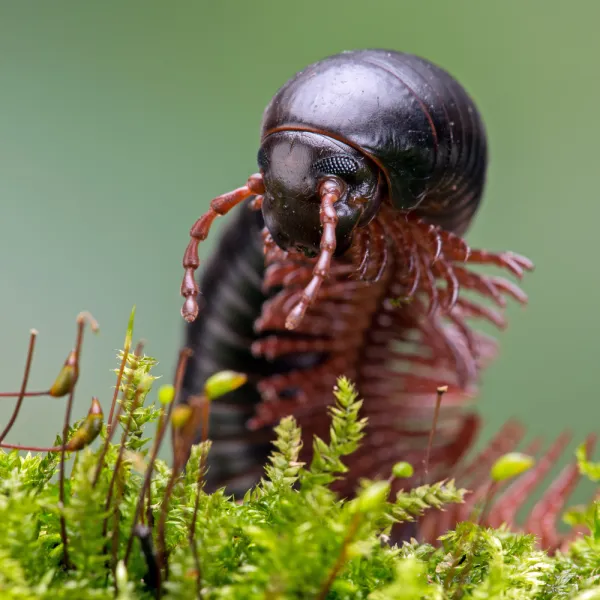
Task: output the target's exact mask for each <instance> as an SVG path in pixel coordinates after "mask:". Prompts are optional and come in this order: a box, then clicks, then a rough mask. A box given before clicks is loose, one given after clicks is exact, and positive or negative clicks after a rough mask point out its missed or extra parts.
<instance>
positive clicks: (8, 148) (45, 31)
mask: <svg viewBox="0 0 600 600" xmlns="http://www.w3.org/2000/svg"><path fill="white" fill-rule="evenodd" d="M598 18H600V4H599V3H598V2H596V1H595V0H589V1H587V2H586V1H572V2H564V1H562V0H561V1H548V0H529V1H528V2H522V1H521V0H511V1H509V0H503V1H502V2H481V1H480V0H473V1H468V2H467V1H460V0H453V1H452V2H447V1H444V0H439V1H431V2H408V1H402V0H388V1H377V0H369V1H368V2H366V1H365V0H344V1H329V2H328V1H323V0H318V1H317V0H304V1H303V2H274V1H273V0H252V1H241V0H240V1H237V2H230V1H223V0H222V1H220V2H207V1H197V2H192V1H174V2H159V1H152V0H144V1H141V0H129V1H128V2H121V1H113V0H107V1H103V2H79V1H66V0H54V1H52V2H41V1H38V2H35V1H34V2H14V1H13V2H11V1H9V0H2V1H1V2H0V208H1V211H0V244H1V252H0V275H1V279H0V290H1V293H0V381H1V382H2V384H1V386H0V387H1V388H2V389H5V390H7V389H9V388H13V389H17V388H18V386H19V382H20V378H21V373H22V368H23V364H24V360H25V352H26V347H27V339H28V331H29V328H31V327H35V328H37V329H38V330H39V333H40V335H39V341H38V347H37V359H36V362H35V364H34V368H33V373H32V377H31V387H32V388H33V387H36V388H43V387H47V386H48V382H49V381H51V380H52V379H53V377H54V376H55V375H56V372H57V370H58V368H59V367H60V365H61V364H62V362H63V360H64V358H65V356H66V354H67V352H68V351H69V349H70V348H71V346H72V344H73V337H74V332H75V326H74V319H75V316H76V315H77V313H78V312H79V311H81V310H83V309H86V310H90V311H91V312H92V313H93V314H94V315H95V317H96V318H97V319H98V321H99V322H100V325H101V332H100V334H99V335H98V336H97V337H93V336H88V338H87V340H86V343H85V347H84V350H83V360H82V364H83V375H82V380H81V384H80V386H79V391H78V398H77V403H76V407H75V413H74V416H75V417H76V418H79V416H81V415H83V413H84V412H85V410H87V405H88V402H89V398H90V396H91V395H92V394H97V395H99V396H100V398H101V400H103V401H104V405H105V406H107V405H108V401H109V397H110V395H111V386H112V385H113V383H114V375H113V374H112V373H111V369H113V368H115V367H116V365H117V362H116V359H115V352H116V349H117V348H119V347H120V346H121V344H122V341H123V335H124V331H125V326H126V323H127V318H128V315H129V312H130V310H131V307H132V305H133V304H136V305H137V322H136V337H143V338H145V339H146V340H147V342H148V344H147V352H148V353H149V354H151V355H153V356H156V357H157V358H158V359H159V360H160V366H159V367H158V372H160V373H162V374H164V376H165V379H167V380H170V378H171V375H172V372H173V366H174V361H175V357H176V350H177V348H178V344H179V343H180V340H181V334H182V321H181V318H180V316H179V308H180V305H181V299H180V297H179V285H180V278H181V275H182V269H181V266H180V264H181V256H182V252H183V249H184V248H185V245H186V243H187V235H188V230H189V227H190V226H191V224H192V223H193V221H194V220H195V219H196V218H197V216H199V215H200V214H201V213H202V212H203V211H204V210H205V208H206V207H207V204H208V202H209V201H210V199H211V198H212V197H214V196H215V195H217V194H219V193H222V192H223V191H226V190H230V189H232V188H234V187H237V186H239V185H241V184H242V183H243V182H244V181H245V179H246V177H247V176H248V174H250V173H252V172H254V169H255V166H256V163H255V157H256V151H257V147H258V131H259V123H260V119H261V115H262V111H263V108H264V107H265V105H266V104H267V102H268V100H269V99H270V97H271V96H272V94H273V93H274V92H275V91H276V89H277V88H278V87H279V86H280V85H282V84H283V83H284V82H285V81H286V80H287V79H288V78H289V77H290V76H291V75H292V74H293V73H294V72H296V71H297V70H299V69H301V68H302V67H304V66H305V65H307V64H308V63H311V62H313V61H315V60H317V59H319V58H322V57H324V56H325V55H328V54H332V53H335V52H338V51H341V50H344V49H352V48H360V47H387V48H392V49H398V50H403V51H408V52H412V53H416V54H420V55H422V56H424V57H426V58H428V59H430V60H433V61H434V62H437V63H438V64H440V65H441V66H443V67H444V68H446V69H447V70H449V71H450V72H451V73H452V74H454V75H455V76H456V77H457V78H458V79H459V81H461V82H462V83H463V84H464V85H465V86H466V88H467V89H468V90H469V91H470V93H471V94H472V95H473V96H474V98H475V100H476V102H477V103H478V105H479V107H480V110H481V112H482V114H483V116H484V119H485V122H486V124H487V128H488V132H489V139H490V151H491V157H492V162H491V167H490V172H489V184H488V188H487V194H486V197H485V201H484V204H483V206H482V209H481V211H480V212H479V215H478V218H477V220H476V223H475V225H474V227H473V228H472V230H471V231H470V232H469V235H468V240H469V242H470V243H471V244H472V245H475V246H484V247H486V248H489V249H497V250H501V249H511V250H514V251H517V252H520V253H523V254H526V255H527V256H529V257H531V258H532V259H533V260H534V261H535V263H536V267H537V268H536V271H535V272H534V273H533V274H532V275H530V276H528V277H527V278H526V280H525V281H524V288H525V290H526V291H527V292H528V294H529V295H530V304H529V306H528V307H527V308H526V309H525V310H523V309H521V308H520V307H517V306H516V305H511V306H510V307H509V311H508V313H509V315H508V316H509V318H510V327H509V329H508V330H507V331H506V332H504V333H503V334H501V336H500V339H501V345H502V346H501V355H500V357H499V359H498V360H497V361H496V362H495V364H494V365H493V366H492V367H491V368H490V369H489V370H488V371H487V372H486V374H485V377H484V381H483V389H482V394H481V398H480V404H479V406H480V410H481V412H482V413H483V415H484V418H485V419H486V427H485V430H484V438H487V437H489V436H490V435H491V434H492V433H493V432H494V431H495V430H497V429H498V428H499V426H500V425H501V424H502V423H503V422H504V421H505V420H506V419H507V418H509V417H511V416H516V417H518V418H519V419H521V420H522V421H524V422H525V423H526V424H527V425H528V426H529V428H530V431H531V434H532V435H533V434H542V435H544V436H545V439H546V440H547V441H550V440H551V439H553V438H554V437H555V436H556V435H557V434H558V433H559V432H560V431H561V430H563V429H564V428H570V429H571V430H572V431H573V433H574V435H575V439H576V440H577V441H580V440H582V439H583V437H584V436H585V435H586V434H587V433H589V432H590V430H594V429H596V430H597V429H598V427H599V423H600V420H599V419H598V416H599V414H600V410H599V409H598V407H597V406H598V400H597V390H598V371H599V369H600V356H599V353H598V347H599V345H600V335H599V334H600V325H599V323H600V318H599V316H598V311H599V307H600V278H599V270H598V242H597V227H598V221H599V218H600V198H599V196H600V194H599V192H598V185H597V181H598V173H599V170H600V169H599V167H598V156H599V152H598V139H600V116H599V113H598V102H599V97H598V93H599V91H600V78H599V77H598V56H600V37H599V36H598V34H597V22H598ZM221 225H222V223H220V222H218V223H217V225H216V230H215V231H214V234H213V235H212V237H211V239H210V240H209V241H208V242H207V243H205V244H204V246H203V247H202V255H203V256H207V255H208V254H209V253H210V252H211V249H212V247H213V244H214V242H215V240H216V238H217V235H216V234H217V233H218V229H219V228H220V226H221ZM62 406H63V403H62V401H50V400H42V399H39V400H31V401H29V402H28V403H27V404H26V406H25V409H24V410H23V413H22V414H23V416H22V418H21V419H20V421H19V423H18V425H17V427H16V428H15V429H14V430H13V432H12V433H11V441H15V442H17V441H20V442H25V441H32V440H33V439H35V441H37V442H39V443H50V442H51V441H52V440H53V439H54V435H55V433H56V432H57V431H58V430H59V429H60V426H61V425H60V423H61V420H62ZM11 408H12V401H6V400H5V401H2V404H1V406H0V419H2V420H3V421H5V420H6V418H7V415H8V414H9V412H10V409H11ZM574 443H575V442H573V444H572V446H571V448H572V447H573V445H574Z"/></svg>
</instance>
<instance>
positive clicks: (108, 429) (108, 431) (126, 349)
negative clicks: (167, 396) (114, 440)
mask: <svg viewBox="0 0 600 600" xmlns="http://www.w3.org/2000/svg"><path fill="white" fill-rule="evenodd" d="M140 344H141V342H140ZM138 347H139V344H138ZM130 349H131V340H130V338H129V336H127V339H126V340H125V346H124V347H123V360H122V361H121V366H120V367H119V374H118V375H117V385H116V386H115V392H114V394H113V397H112V402H111V403H110V412H109V413H108V421H107V423H106V438H107V440H109V438H110V437H111V432H112V429H113V415H114V412H115V406H116V404H117V397H118V396H119V391H120V388H121V380H122V379H123V371H125V365H126V364H127V359H128V358H129V350H130ZM136 356H137V355H136ZM132 371H133V369H132ZM117 418H118V417H117ZM109 442H110V440H109Z"/></svg>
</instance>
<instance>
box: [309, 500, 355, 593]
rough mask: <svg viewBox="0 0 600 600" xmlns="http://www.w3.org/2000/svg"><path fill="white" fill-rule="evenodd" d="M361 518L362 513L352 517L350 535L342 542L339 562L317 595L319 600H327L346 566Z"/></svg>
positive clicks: (337, 561) (336, 562) (347, 534)
mask: <svg viewBox="0 0 600 600" xmlns="http://www.w3.org/2000/svg"><path fill="white" fill-rule="evenodd" d="M361 516H362V515H361V513H360V512H356V513H355V514H354V516H353V517H352V521H350V526H349V527H348V533H346V537H345V538H344V541H343V542H342V547H341V549H340V553H339V555H338V557H337V560H336V561H335V564H334V565H333V568H332V569H331V571H330V572H329V575H328V576H327V579H326V580H325V583H324V584H323V586H322V587H321V590H320V591H319V594H318V595H317V600H325V598H326V596H327V593H328V592H329V590H330V588H331V585H332V584H333V582H334V581H335V578H336V577H337V576H338V573H339V572H340V571H341V570H342V567H343V566H344V562H345V561H346V552H347V550H348V545H349V544H350V542H351V541H352V538H353V537H354V536H355V534H356V530H357V529H358V526H359V525H360V518H361Z"/></svg>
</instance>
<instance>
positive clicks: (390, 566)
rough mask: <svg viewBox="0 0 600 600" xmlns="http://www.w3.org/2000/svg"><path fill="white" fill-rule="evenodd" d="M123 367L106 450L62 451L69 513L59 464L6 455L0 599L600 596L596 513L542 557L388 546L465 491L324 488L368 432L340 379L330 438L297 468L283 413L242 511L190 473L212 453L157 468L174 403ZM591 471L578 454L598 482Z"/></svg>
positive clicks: (131, 361)
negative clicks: (155, 433) (394, 532)
mask: <svg viewBox="0 0 600 600" xmlns="http://www.w3.org/2000/svg"><path fill="white" fill-rule="evenodd" d="M124 357H125V358H126V366H125V369H124V379H123V381H122V382H120V383H119V388H120V390H121V393H122V407H123V412H122V414H121V415H120V416H119V417H118V423H119V424H120V428H121V429H120V431H115V432H114V435H113V437H112V440H111V441H110V443H107V430H106V427H105V426H104V427H103V429H102V431H101V434H100V439H99V440H97V441H96V445H97V448H95V447H93V446H88V447H86V448H84V449H82V450H81V451H79V452H77V453H71V458H74V459H75V460H74V461H73V462H74V464H73V466H72V469H71V470H70V473H69V472H68V473H67V475H68V477H67V479H66V481H65V499H66V501H65V505H64V506H62V507H61V506H60V503H59V501H58V499H59V484H58V482H57V475H58V471H59V461H60V456H59V453H57V452H56V451H54V452H50V453H48V454H43V453H40V454H31V453H28V454H26V455H23V454H19V453H18V452H17V451H10V452H5V451H0V524H1V526H0V598H2V599H4V598H6V599H33V598H48V599H51V600H60V599H63V598H73V599H75V598H76V599H79V600H85V599H87V598H90V599H91V598H94V599H96V598H106V599H109V598H115V597H116V598H120V599H121V600H124V599H134V598H154V597H156V596H157V595H158V594H157V588H158V587H160V590H161V596H162V597H163V598H168V599H176V598H180V599H184V598H185V599H188V598H196V597H202V598H207V599H208V598H210V599H240V600H241V599H252V598H265V599H269V598H281V599H284V598H286V599H287V598H327V599H330V600H333V599H336V600H342V599H348V600H350V599H360V598H364V599H366V598H369V599H371V600H385V599H390V600H391V599H408V600H413V599H414V600H418V599H424V598H428V599H429V598H431V599H446V598H447V599H458V598H463V599H492V598H494V599H495V598H507V599H513V598H514V599H517V598H518V599H528V598H532V599H533V598H536V599H540V600H549V599H551V598H559V599H562V598H573V599H579V600H585V599H586V598H590V599H593V598H596V597H599V598H600V582H599V581H598V577H599V576H600V575H599V574H600V525H599V523H600V508H599V505H598V504H597V503H595V504H591V505H590V506H589V507H584V508H581V509H579V510H575V511H571V512H570V513H569V516H568V518H569V519H570V522H571V523H573V524H578V525H581V524H584V525H586V527H587V528H588V530H589V532H590V533H589V534H588V535H585V536H584V535H582V536H581V537H579V538H578V539H576V540H575V541H574V542H573V543H572V545H571V547H570V549H569V550H568V551H567V552H566V553H564V554H560V553H559V554H557V555H555V556H549V555H547V554H546V553H544V552H541V551H539V550H538V549H536V547H535V540H534V539H533V537H532V536H528V535H522V534H516V533H511V532H509V531H507V530H506V529H504V528H501V529H498V530H493V529H482V528H480V527H478V526H477V525H476V524H474V523H471V522H465V523H461V524H459V526H458V527H457V528H456V530H455V531H450V532H448V533H447V534H446V535H445V536H443V538H442V539H441V545H440V547H439V548H434V547H433V546H430V545H428V544H419V543H417V542H416V541H415V540H412V541H411V542H408V543H405V544H403V545H402V546H393V545H390V544H389V543H387V535H388V534H389V532H390V529H391V527H392V525H394V524H395V523H399V522H404V521H410V520H413V519H415V518H417V517H418V516H419V515H421V514H423V513H424V512H425V511H427V510H443V508H444V506H445V505H446V504H449V503H460V502H462V501H463V496H464V494H465V493H466V492H465V490H460V489H457V488H456V487H455V486H454V483H453V482H452V481H442V482H437V483H434V484H431V485H423V486H420V487H417V488H415V489H412V490H410V491H406V492H399V493H398V494H397V495H396V496H395V497H394V498H391V499H389V498H388V494H387V492H388V489H389V488H388V485H389V483H388V482H387V481H361V482H360V486H359V489H358V490H357V496H356V498H355V499H341V498H339V497H338V496H337V495H336V494H335V493H334V492H333V491H332V490H331V489H330V485H331V484H332V483H333V482H334V481H336V480H337V479H339V478H343V477H345V476H346V475H347V467H346V465H345V464H344V458H345V457H347V456H348V455H350V454H352V453H353V452H354V451H355V450H356V449H357V448H358V446H359V445H360V442H361V438H362V436H363V431H364V427H365V424H366V421H365V420H364V419H362V418H361V417H360V409H361V401H360V399H359V398H358V397H357V394H356V390H355V389H354V386H353V385H352V383H351V382H350V381H348V380H347V379H345V378H340V379H339V381H338V384H337V386H336V388H335V390H334V394H333V398H332V407H331V409H330V416H331V427H330V436H329V440H330V441H329V442H325V441H324V440H322V439H319V438H315V439H314V442H313V456H312V460H311V461H310V464H303V463H301V462H299V460H298V457H299V454H300V450H301V443H302V442H301V431H300V429H299V427H298V426H297V424H296V421H295V420H294V418H293V417H286V418H284V419H283V420H282V421H281V422H280V423H279V425H278V426H277V427H276V429H275V431H276V433H277V439H276V441H275V443H274V449H273V452H272V454H271V456H270V459H269V463H268V464H267V465H266V466H265V473H264V477H263V479H262V480H261V482H260V483H259V484H258V485H257V486H256V487H255V488H254V489H252V490H250V491H249V492H248V493H247V494H246V496H245V497H244V499H243V501H242V502H236V501H234V500H233V499H232V498H230V497H228V496H226V495H225V494H224V492H223V491H222V490H220V491H217V492H215V493H213V494H206V493H205V492H204V491H203V489H202V477H201V476H200V477H199V476H198V474H199V473H200V474H201V473H202V472H203V469H204V464H205V459H206V455H207V453H209V452H210V442H209V441H207V442H205V443H203V444H199V445H194V446H191V447H189V448H188V451H189V461H188V463H187V467H186V469H185V470H183V471H182V472H179V471H176V472H173V471H172V469H171V467H170V466H169V465H168V464H167V463H166V462H164V461H162V460H155V461H152V455H153V454H154V450H156V447H154V446H153V444H154V443H155V440H156V439H157V438H154V439H150V438H147V437H145V435H144V430H145V429H146V428H147V427H149V426H151V427H152V429H154V428H155V426H157V425H158V429H159V430H160V428H161V427H163V426H166V425H167V424H168V423H169V421H168V420H167V412H166V411H167V410H168V409H167V407H168V406H170V403H167V404H161V402H159V401H158V394H156V393H155V391H154V390H153V389H152V386H153V383H154V381H155V380H156V376H155V375H154V369H155V366H156V364H157V363H156V361H155V360H154V359H152V358H149V357H145V356H136V355H133V354H128V353H127V355H124V354H123V353H122V354H120V355H119V357H118V358H119V360H120V361H121V360H122V359H123V358H124ZM118 371H119V369H117V372H118ZM154 396H157V398H156V400H155V401H154V400H152V398H153V397H154ZM215 401H218V400H215ZM119 402H121V400H120V401H119ZM132 409H133V414H132V415H131V418H129V417H130V411H131V410H132ZM115 422H117V420H115ZM77 427H78V424H75V425H74V426H73V427H72V428H70V433H69V437H72V435H73V434H74V432H75V431H76V429H77ZM182 429H184V427H183V426H182ZM61 443H62V442H61V440H60V439H57V446H60V444H61ZM585 460H586V459H585V457H584V456H583V455H581V451H580V463H581V464H582V465H584V466H585V465H588V468H587V470H588V471H590V472H591V471H593V468H592V467H591V466H590V463H586V462H584V461H585ZM404 467H405V468H404V470H402V473H404V472H405V470H406V465H404ZM148 469H150V472H149V471H148ZM582 470H584V471H585V469H582ZM147 473H151V477H150V478H149V486H148V487H145V486H144V477H145V475H146V474H147ZM593 474H594V473H592V475H593ZM140 498H142V502H141V505H140ZM138 506H141V507H142V509H141V511H139V515H140V516H139V518H138V519H137V521H138V523H137V525H136V526H134V522H133V521H134V516H135V515H136V509H137V507H138ZM61 517H62V518H64V522H65V524H66V534H67V535H66V539H67V541H68V557H69V561H68V562H69V564H68V565H67V564H66V561H65V548H64V545H63V540H64V535H61ZM149 523H151V524H152V527H148V524H149ZM160 523H163V524H164V529H163V531H162V532H161V527H160ZM193 523H195V525H194V526H193V530H192V529H191V528H192V524H193ZM132 536H133V537H132ZM163 550H164V552H163ZM161 562H162V568H161V567H160V565H161Z"/></svg>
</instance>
